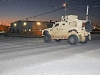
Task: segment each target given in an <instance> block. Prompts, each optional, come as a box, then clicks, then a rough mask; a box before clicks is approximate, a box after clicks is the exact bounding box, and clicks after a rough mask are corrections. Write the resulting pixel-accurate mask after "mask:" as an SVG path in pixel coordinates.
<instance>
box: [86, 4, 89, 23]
mask: <svg viewBox="0 0 100 75" xmlns="http://www.w3.org/2000/svg"><path fill="white" fill-rule="evenodd" d="M88 12H89V6H88V5H87V11H86V21H88Z"/></svg>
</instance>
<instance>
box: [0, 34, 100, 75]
mask: <svg viewBox="0 0 100 75" xmlns="http://www.w3.org/2000/svg"><path fill="white" fill-rule="evenodd" d="M0 75H100V37H94V36H93V39H92V41H90V42H88V43H87V44H80V43H79V44H78V45H75V46H71V45H69V44H68V43H67V41H66V40H63V41H61V42H60V43H58V42H55V41H52V42H51V43H49V44H46V43H44V42H43V38H20V37H4V36H0Z"/></svg>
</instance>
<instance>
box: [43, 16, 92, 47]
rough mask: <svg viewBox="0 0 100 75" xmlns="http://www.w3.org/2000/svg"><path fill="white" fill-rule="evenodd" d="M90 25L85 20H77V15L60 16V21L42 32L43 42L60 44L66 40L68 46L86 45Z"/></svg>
mask: <svg viewBox="0 0 100 75" xmlns="http://www.w3.org/2000/svg"><path fill="white" fill-rule="evenodd" d="M91 31H92V23H91V21H89V20H88V21H87V20H79V19H78V16H77V15H67V16H62V17H61V21H59V22H55V24H53V26H52V28H48V29H44V30H42V35H43V36H44V42H46V43H49V42H51V40H55V41H57V42H60V41H61V40H65V39H66V40H68V43H69V44H70V45H76V44H78V43H82V44H86V43H87V42H88V41H89V40H91V33H90V32H91Z"/></svg>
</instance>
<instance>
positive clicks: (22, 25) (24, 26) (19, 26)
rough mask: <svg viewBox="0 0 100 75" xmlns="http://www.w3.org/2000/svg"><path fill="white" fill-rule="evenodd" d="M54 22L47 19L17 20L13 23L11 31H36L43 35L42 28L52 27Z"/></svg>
mask: <svg viewBox="0 0 100 75" xmlns="http://www.w3.org/2000/svg"><path fill="white" fill-rule="evenodd" d="M53 23H54V22H45V21H17V22H13V23H11V33H24V34H25V33H27V34H28V33H29V34H32V33H34V34H36V35H41V30H42V29H45V28H50V27H52V25H53Z"/></svg>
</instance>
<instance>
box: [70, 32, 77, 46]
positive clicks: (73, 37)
mask: <svg viewBox="0 0 100 75" xmlns="http://www.w3.org/2000/svg"><path fill="white" fill-rule="evenodd" d="M68 43H69V44H70V45H77V44H78V37H77V36H76V35H74V34H72V35H70V36H69V37H68Z"/></svg>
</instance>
